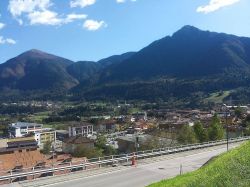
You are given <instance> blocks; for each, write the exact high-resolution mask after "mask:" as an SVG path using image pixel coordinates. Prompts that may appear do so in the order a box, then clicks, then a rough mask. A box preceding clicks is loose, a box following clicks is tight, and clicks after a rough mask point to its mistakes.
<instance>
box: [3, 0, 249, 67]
mask: <svg viewBox="0 0 250 187" xmlns="http://www.w3.org/2000/svg"><path fill="white" fill-rule="evenodd" d="M249 9H250V0H0V63H4V62H5V61H7V60H8V59H10V58H13V57H15V56H17V55H19V54H21V53H23V52H25V51H27V50H30V49H39V50H42V51H45V52H48V53H51V54H55V55H58V56H62V57H65V58H68V59H70V60H73V61H80V60H92V61H97V60H99V59H102V58H105V57H108V56H111V55H115V54H122V53H125V52H128V51H138V50H140V49H141V48H143V47H146V46H147V45H149V44H150V43H151V42H153V41H155V40H157V39H160V38H162V37H165V36H167V35H172V34H173V33H174V32H176V31H177V30H179V29H180V28H181V27H183V26H184V25H192V26H195V27H198V28H200V29H202V30H210V31H216V32H225V33H229V34H235V35H239V36H246V37H250V11H249Z"/></svg>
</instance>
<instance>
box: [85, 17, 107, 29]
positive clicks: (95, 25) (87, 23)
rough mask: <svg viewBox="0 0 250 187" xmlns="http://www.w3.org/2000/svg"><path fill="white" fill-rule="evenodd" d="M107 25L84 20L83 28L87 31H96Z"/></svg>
mask: <svg viewBox="0 0 250 187" xmlns="http://www.w3.org/2000/svg"><path fill="white" fill-rule="evenodd" d="M106 26H107V24H106V23H105V22H104V21H95V20H90V19H89V20H86V21H85V22H84V24H83V27H84V28H85V29H87V30H89V31H96V30H98V29H100V28H102V27H106Z"/></svg>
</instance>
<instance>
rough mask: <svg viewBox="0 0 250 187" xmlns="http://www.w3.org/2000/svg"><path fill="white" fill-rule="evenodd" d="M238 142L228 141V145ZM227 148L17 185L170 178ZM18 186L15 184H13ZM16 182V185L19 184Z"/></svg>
mask: <svg viewBox="0 0 250 187" xmlns="http://www.w3.org/2000/svg"><path fill="white" fill-rule="evenodd" d="M240 144H241V143H235V144H231V145H230V148H233V147H236V146H238V145H240ZM225 151H226V145H221V146H216V147H210V148H206V149H200V150H193V151H187V152H183V153H177V154H172V155H166V156H162V157H156V158H150V159H145V160H141V161H140V162H139V163H138V165H137V166H136V167H134V166H119V167H117V168H103V169H99V170H96V171H89V172H85V173H81V174H72V175H68V176H58V177H52V178H48V179H46V180H44V179H42V180H38V181H33V182H28V183H27V182H25V183H22V184H20V186H25V187H28V186H29V187H31V186H36V187H38V186H54V187H68V186H70V187H83V186H86V187H110V186H114V187H144V186H147V185H149V184H151V183H154V182H158V181H160V180H162V179H167V178H172V177H174V176H177V175H179V174H180V165H182V172H183V173H186V172H190V171H194V170H196V169H198V168H200V167H201V166H202V165H203V164H205V163H206V162H207V161H208V160H209V159H211V158H212V157H214V156H217V155H219V154H221V153H223V152H225ZM15 186H17V184H15ZM18 186H19V185H18Z"/></svg>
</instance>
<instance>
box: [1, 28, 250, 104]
mask: <svg viewBox="0 0 250 187" xmlns="http://www.w3.org/2000/svg"><path fill="white" fill-rule="evenodd" d="M7 88H8V89H17V90H38V89H39V90H61V89H63V90H66V91H69V92H70V93H71V94H70V95H71V96H73V97H74V98H73V99H82V98H86V99H114V100H116V99H138V100H140V99H143V100H154V101H156V100H157V101H158V100H167V101H169V102H172V103H181V104H183V103H184V104H185V105H186V104H190V103H191V104H192V103H198V101H201V100H203V99H204V98H206V97H209V96H210V94H212V93H220V95H222V96H223V93H224V92H223V91H227V92H226V94H225V95H228V93H230V94H231V93H232V90H233V91H234V90H239V91H240V94H238V92H237V93H236V92H234V93H232V94H231V95H233V96H235V97H236V98H237V97H238V95H240V97H241V98H244V99H247V98H250V91H248V90H250V38H246V37H238V36H235V35H230V34H225V33H216V32H209V31H203V30H200V29H198V28H195V27H193V26H184V27H183V28H181V29H180V30H178V31H177V32H175V33H174V34H173V35H172V36H166V37H164V38H162V39H159V40H157V41H154V42H153V43H151V44H150V45H148V46H146V47H145V48H143V49H141V50H140V51H138V52H129V53H125V54H122V55H115V56H111V57H108V58H105V59H102V60H100V61H98V62H90V61H80V62H73V61H70V60H67V59H65V58H61V57H58V56H55V55H51V54H47V53H45V52H42V51H39V50H30V51H27V52H25V53H23V54H21V55H19V56H17V57H15V58H13V59H10V60H8V61H7V62H6V63H4V64H0V89H1V90H4V89H7ZM228 91H230V92H228ZM41 92H42V91H41ZM60 93H64V92H60ZM0 96H1V94H0ZM179 100H181V102H179ZM249 102H250V99H249Z"/></svg>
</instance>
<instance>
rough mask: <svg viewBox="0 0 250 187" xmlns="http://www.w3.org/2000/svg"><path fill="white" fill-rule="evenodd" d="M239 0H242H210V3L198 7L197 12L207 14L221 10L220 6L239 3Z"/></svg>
mask: <svg viewBox="0 0 250 187" xmlns="http://www.w3.org/2000/svg"><path fill="white" fill-rule="evenodd" d="M239 1H240V0H210V2H209V4H208V5H205V6H200V7H198V8H197V12H201V13H205V14H207V13H210V12H214V11H216V10H219V9H220V8H223V7H226V6H230V5H233V4H235V3H238V2H239Z"/></svg>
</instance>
